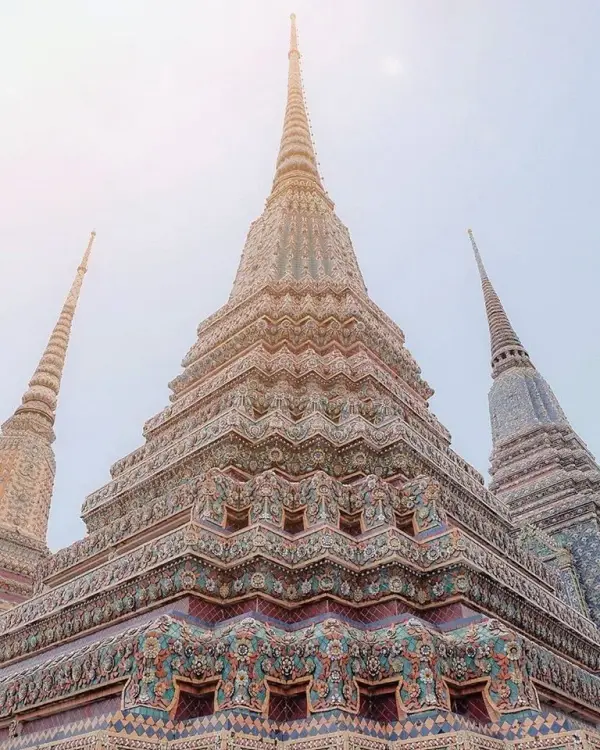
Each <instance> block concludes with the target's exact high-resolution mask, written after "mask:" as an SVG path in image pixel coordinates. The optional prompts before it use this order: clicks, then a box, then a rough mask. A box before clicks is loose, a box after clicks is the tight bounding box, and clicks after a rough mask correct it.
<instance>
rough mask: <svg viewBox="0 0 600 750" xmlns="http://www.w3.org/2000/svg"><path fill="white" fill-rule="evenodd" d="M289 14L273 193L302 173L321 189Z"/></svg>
mask: <svg viewBox="0 0 600 750" xmlns="http://www.w3.org/2000/svg"><path fill="white" fill-rule="evenodd" d="M290 18H291V31H290V51H289V53H288V59H289V67H288V92H287V104H286V108H285V118H284V121H283V134H282V136H281V145H280V148H279V156H278V157H277V166H276V170H275V178H274V180H273V191H272V192H273V193H275V192H277V191H278V190H279V188H280V187H282V185H284V184H285V183H286V182H287V180H288V179H289V178H299V177H303V178H305V179H307V180H311V181H312V182H314V183H315V184H316V185H318V186H319V187H320V188H321V190H324V189H323V184H322V182H321V177H320V175H319V168H318V165H317V157H316V155H315V150H314V147H313V142H312V137H311V133H310V125H309V122H308V115H307V113H306V104H305V101H304V92H303V86H302V73H301V70H300V51H299V49H298V33H297V30H296V16H295V14H294V13H292V15H291V16H290Z"/></svg>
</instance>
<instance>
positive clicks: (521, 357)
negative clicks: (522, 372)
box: [467, 229, 533, 377]
mask: <svg viewBox="0 0 600 750" xmlns="http://www.w3.org/2000/svg"><path fill="white" fill-rule="evenodd" d="M467 234H468V235H469V239H470V240H471V246H472V247H473V253H474V254H475V261H476V263H477V268H478V269H479V276H480V277H481V288H482V290H483V300H484V302H485V310H486V313H487V319H488V326H489V329H490V346H491V352H492V377H496V375H498V374H499V373H500V372H503V371H504V370H508V369H509V368H511V367H533V365H532V363H531V360H530V359H529V354H528V353H527V351H526V349H525V348H524V346H523V345H522V344H521V341H520V340H519V337H518V336H517V334H516V333H515V330H514V328H513V327H512V325H511V324H510V321H509V319H508V315H507V314H506V312H505V310H504V307H503V306H502V303H501V302H500V298H499V297H498V295H497V294H496V291H495V289H494V287H493V286H492V283H491V281H490V280H489V278H488V275H487V272H486V270H485V266H484V265H483V260H482V259H481V254H480V252H479V248H478V247H477V243H476V242H475V237H474V236H473V231H472V230H471V229H469V230H468V231H467Z"/></svg>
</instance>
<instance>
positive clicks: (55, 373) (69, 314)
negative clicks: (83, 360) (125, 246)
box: [7, 232, 96, 427]
mask: <svg viewBox="0 0 600 750" xmlns="http://www.w3.org/2000/svg"><path fill="white" fill-rule="evenodd" d="M95 237H96V232H92V233H91V235H90V238H89V241H88V244H87V247H86V249H85V252H84V254H83V258H82V259H81V263H80V264H79V266H78V268H77V272H76V274H75V279H74V280H73V284H72V285H71V289H70V290H69V293H68V295H67V298H66V300H65V303H64V305H63V308H62V310H61V312H60V315H59V318H58V321H57V323H56V325H55V326H54V329H53V331H52V333H51V335H50V339H49V340H48V344H47V346H46V349H45V350H44V353H43V354H42V357H41V359H40V361H39V364H38V366H37V368H36V370H35V372H34V374H33V377H32V378H31V380H30V381H29V386H28V388H27V390H26V391H25V393H24V394H23V398H22V403H21V405H20V406H19V407H18V409H17V410H16V412H15V417H16V416H17V415H22V414H26V413H29V414H35V415H39V416H40V417H41V418H42V419H43V420H45V421H46V422H47V424H49V426H50V427H51V426H52V425H53V424H54V419H55V417H56V404H57V401H58V393H59V389H60V381H61V378H62V374H63V368H64V364H65V359H66V356H67V347H68V345H69V338H70V334H71V326H72V324H73V317H74V315H75V309H76V307H77V302H78V300H79V294H80V292H81V285H82V283H83V277H84V276H85V273H86V271H87V268H88V262H89V258H90V253H91V250H92V245H93V244H94V238H95ZM11 419H14V417H13V418H11ZM10 421H11V420H9V422H10ZM7 424H8V423H7Z"/></svg>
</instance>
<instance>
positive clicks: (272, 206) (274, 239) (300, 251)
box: [230, 15, 367, 303]
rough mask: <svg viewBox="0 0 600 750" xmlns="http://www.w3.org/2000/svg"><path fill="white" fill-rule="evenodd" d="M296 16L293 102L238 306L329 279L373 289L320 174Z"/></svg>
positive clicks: (242, 274)
mask: <svg viewBox="0 0 600 750" xmlns="http://www.w3.org/2000/svg"><path fill="white" fill-rule="evenodd" d="M291 21H292V23H291V32H290V49H289V52H288V87H287V100H286V107H285V116H284V119H283V133H282V135H281V143H280V146H279V155H278V157H277V164H276V167H275V177H274V179H273V187H272V190H271V194H270V195H269V198H268V199H267V204H266V207H265V210H264V212H263V214H262V216H260V217H259V218H258V219H257V220H256V221H255V222H253V224H252V226H251V227H250V231H249V233H248V237H247V239H246V244H245V247H244V251H243V253H242V259H241V261H240V265H239V267H238V272H237V275H236V278H235V282H234V284H233V289H232V292H231V297H230V300H231V301H232V302H236V303H237V302H239V301H240V300H241V299H242V298H243V297H245V296H247V295H249V294H254V293H255V292H257V291H259V289H261V288H264V287H266V286H269V285H273V284H278V283H280V284H283V285H286V286H288V285H290V284H293V285H296V286H297V284H298V283H300V284H306V283H309V284H313V283H314V282H324V283H327V284H328V285H329V286H331V285H335V286H336V287H351V288H352V289H354V290H355V291H356V292H359V293H362V294H365V293H366V291H367V290H366V288H365V284H364V281H363V278H362V274H361V272H360V268H359V267H358V262H357V260H356V255H355V254H354V249H353V247H352V241H351V239H350V234H349V232H348V230H347V228H346V227H345V226H344V225H343V224H342V222H341V221H340V220H339V219H338V217H337V216H336V215H335V213H334V210H333V208H334V204H333V201H332V200H331V199H330V198H329V196H328V195H327V193H326V192H325V189H324V187H323V183H322V181H321V177H320V175H319V168H318V165H317V157H316V155H315V149H314V146H313V141H312V136H311V130H310V125H309V121H308V115H307V112H306V104H305V101H304V91H303V87H302V75H301V70H300V51H299V49H298V32H297V30H296V17H295V16H294V15H292V16H291Z"/></svg>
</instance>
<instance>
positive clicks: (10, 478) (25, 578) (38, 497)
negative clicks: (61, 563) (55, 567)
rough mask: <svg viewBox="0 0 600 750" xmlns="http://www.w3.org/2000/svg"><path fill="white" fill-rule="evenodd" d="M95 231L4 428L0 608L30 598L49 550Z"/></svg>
mask: <svg viewBox="0 0 600 750" xmlns="http://www.w3.org/2000/svg"><path fill="white" fill-rule="evenodd" d="M95 236H96V233H95V232H92V234H91V236H90V240H89V242H88V245H87V247H86V249H85V253H84V254H83V258H82V260H81V263H80V264H79V267H78V268H77V273H76V274H75V279H74V281H73V284H72V286H71V289H70V290H69V294H68V295H67V298H66V300H65V303H64V305H63V308H62V310H61V313H60V315H59V318H58V321H57V323H56V325H55V326H54V329H53V331H52V333H51V335H50V339H49V341H48V344H47V346H46V349H45V350H44V353H43V354H42V358H41V359H40V362H39V364H38V366H37V368H36V370H35V372H34V373H33V377H32V378H31V380H30V381H29V387H28V388H27V390H26V391H25V393H24V394H23V399H22V402H21V405H20V406H19V407H18V408H17V410H16V411H15V413H14V414H13V415H12V416H11V417H10V418H9V419H7V420H6V422H5V423H4V424H3V425H2V430H1V431H0V610H2V609H5V608H6V607H10V606H12V605H14V604H16V603H18V602H19V601H22V600H23V599H25V598H27V597H29V596H31V594H32V591H33V580H34V576H35V569H36V566H37V565H38V564H39V562H40V560H41V559H42V558H43V557H44V556H45V555H46V554H47V551H48V548H47V546H46V535H47V531H48V515H49V513H50V504H51V502H52V492H53V489H54V475H55V471H56V462H55V459H54V451H53V450H52V443H53V441H54V429H53V425H54V419H55V417H56V404H57V401H58V392H59V389H60V381H61V378H62V373H63V368H64V364H65V358H66V356H67V347H68V344H69V337H70V334H71V326H72V323H73V316H74V315H75V309H76V307H77V301H78V300H79V294H80V292H81V285H82V283H83V277H84V276H85V273H86V271H87V267H88V261H89V257H90V252H91V250H92V244H93V242H94V237H95Z"/></svg>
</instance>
